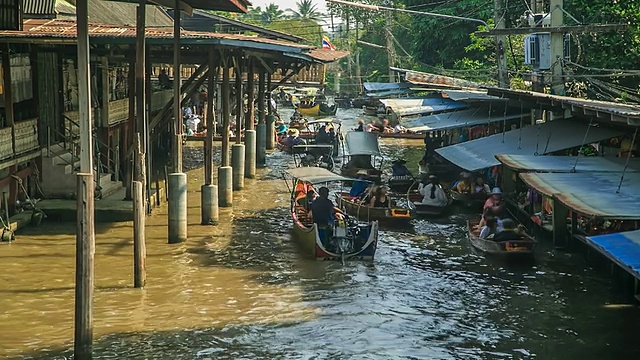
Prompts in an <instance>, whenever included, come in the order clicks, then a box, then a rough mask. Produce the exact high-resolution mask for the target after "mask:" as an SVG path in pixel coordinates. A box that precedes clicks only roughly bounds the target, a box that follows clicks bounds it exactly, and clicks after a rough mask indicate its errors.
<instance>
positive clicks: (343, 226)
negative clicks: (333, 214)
mask: <svg viewBox="0 0 640 360" xmlns="http://www.w3.org/2000/svg"><path fill="white" fill-rule="evenodd" d="M333 229H334V230H333V237H334V239H335V241H336V246H337V249H338V253H340V254H348V253H350V252H353V239H354V238H353V233H352V232H351V231H350V230H351V229H350V228H349V226H348V222H347V221H346V220H345V219H339V220H336V223H335V227H334V228H333Z"/></svg>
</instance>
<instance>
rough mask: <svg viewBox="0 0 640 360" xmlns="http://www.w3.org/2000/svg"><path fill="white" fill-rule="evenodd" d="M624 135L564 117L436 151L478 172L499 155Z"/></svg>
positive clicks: (534, 152) (560, 147) (529, 152)
mask: <svg viewBox="0 0 640 360" xmlns="http://www.w3.org/2000/svg"><path fill="white" fill-rule="evenodd" d="M587 130H588V132H587ZM623 135H625V132H624V131H623V130H614V129H609V128H604V127H598V126H590V125H589V124H588V123H584V122H581V121H578V120H575V119H564V120H554V121H549V122H546V123H542V124H538V125H532V126H527V127H523V128H521V129H516V130H510V131H507V132H504V133H499V134H495V135H491V136H487V137H483V138H480V139H475V140H471V141H466V142H463V143H459V144H455V145H450V146H446V147H443V148H440V149H436V152H437V153H438V154H440V155H441V156H442V157H444V158H445V159H447V160H449V161H450V162H452V163H454V164H455V165H457V166H459V167H461V168H463V169H465V170H468V171H477V170H480V169H486V168H488V167H492V166H496V165H500V162H499V161H498V160H497V159H496V157H495V156H496V155H498V154H508V155H545V154H550V153H553V152H556V151H560V150H566V149H570V148H574V147H578V146H581V145H582V144H583V143H584V144H591V143H595V142H599V141H603V140H607V139H611V138H614V137H618V136H623Z"/></svg>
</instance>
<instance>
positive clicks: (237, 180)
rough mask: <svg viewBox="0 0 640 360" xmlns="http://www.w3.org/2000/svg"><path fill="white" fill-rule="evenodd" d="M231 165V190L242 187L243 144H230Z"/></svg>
mask: <svg viewBox="0 0 640 360" xmlns="http://www.w3.org/2000/svg"><path fill="white" fill-rule="evenodd" d="M231 166H232V167H233V190H242V189H244V144H233V145H232V146H231Z"/></svg>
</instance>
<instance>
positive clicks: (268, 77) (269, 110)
mask: <svg viewBox="0 0 640 360" xmlns="http://www.w3.org/2000/svg"><path fill="white" fill-rule="evenodd" d="M264 76H265V78H266V80H267V87H266V93H265V95H266V102H267V113H268V114H269V115H273V110H274V109H273V108H272V107H271V91H272V89H271V74H270V73H268V72H265V75H264Z"/></svg>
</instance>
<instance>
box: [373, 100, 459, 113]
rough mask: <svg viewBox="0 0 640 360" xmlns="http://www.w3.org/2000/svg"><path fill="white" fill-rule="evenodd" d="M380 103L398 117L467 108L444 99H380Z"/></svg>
mask: <svg viewBox="0 0 640 360" xmlns="http://www.w3.org/2000/svg"><path fill="white" fill-rule="evenodd" d="M380 102H381V103H382V105H384V107H385V108H388V109H390V110H391V111H392V112H394V113H395V114H396V115H397V116H399V117H400V116H410V115H420V114H429V113H435V112H445V111H454V110H460V109H464V108H466V107H467V105H466V104H464V103H458V102H455V101H453V100H451V99H444V98H417V99H382V100H380Z"/></svg>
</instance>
